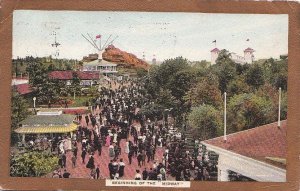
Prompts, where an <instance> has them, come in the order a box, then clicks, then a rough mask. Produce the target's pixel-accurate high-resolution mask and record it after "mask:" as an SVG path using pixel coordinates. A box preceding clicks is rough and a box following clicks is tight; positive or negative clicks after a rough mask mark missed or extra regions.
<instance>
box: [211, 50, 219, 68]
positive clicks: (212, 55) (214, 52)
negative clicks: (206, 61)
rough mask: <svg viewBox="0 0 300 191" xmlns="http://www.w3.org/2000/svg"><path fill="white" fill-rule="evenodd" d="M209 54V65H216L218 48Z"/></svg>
mask: <svg viewBox="0 0 300 191" xmlns="http://www.w3.org/2000/svg"><path fill="white" fill-rule="evenodd" d="M210 53H211V65H213V64H215V63H216V60H217V58H218V56H219V53H220V50H219V49H218V48H214V49H212V50H211V51H210Z"/></svg>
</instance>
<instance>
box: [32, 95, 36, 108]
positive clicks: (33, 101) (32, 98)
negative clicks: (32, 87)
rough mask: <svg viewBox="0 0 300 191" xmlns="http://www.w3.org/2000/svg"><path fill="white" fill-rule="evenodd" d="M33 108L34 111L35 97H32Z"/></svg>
mask: <svg viewBox="0 0 300 191" xmlns="http://www.w3.org/2000/svg"><path fill="white" fill-rule="evenodd" d="M32 99H33V108H34V109H35V100H36V97H33V98H32Z"/></svg>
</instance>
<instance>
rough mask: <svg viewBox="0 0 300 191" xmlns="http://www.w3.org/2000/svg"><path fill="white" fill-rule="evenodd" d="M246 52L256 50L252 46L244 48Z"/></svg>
mask: <svg viewBox="0 0 300 191" xmlns="http://www.w3.org/2000/svg"><path fill="white" fill-rule="evenodd" d="M244 52H254V50H253V49H252V48H249V47H248V48H246V49H245V50H244Z"/></svg>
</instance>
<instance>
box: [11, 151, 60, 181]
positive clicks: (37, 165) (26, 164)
mask: <svg viewBox="0 0 300 191" xmlns="http://www.w3.org/2000/svg"><path fill="white" fill-rule="evenodd" d="M57 167H58V157H57V156H54V155H52V154H49V153H46V152H36V151H31V152H25V153H22V154H17V155H14V156H13V157H12V158H11V164H10V175H11V176H14V177H39V176H43V175H45V174H48V173H50V172H52V171H53V170H55V169H56V168H57Z"/></svg>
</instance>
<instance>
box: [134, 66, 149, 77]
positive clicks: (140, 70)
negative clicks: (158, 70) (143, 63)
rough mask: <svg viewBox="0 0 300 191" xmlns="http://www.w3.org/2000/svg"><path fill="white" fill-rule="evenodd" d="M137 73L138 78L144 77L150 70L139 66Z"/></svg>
mask: <svg viewBox="0 0 300 191" xmlns="http://www.w3.org/2000/svg"><path fill="white" fill-rule="evenodd" d="M136 73H137V76H138V78H142V77H144V76H146V75H147V73H148V71H147V70H145V69H144V68H138V69H137V70H136Z"/></svg>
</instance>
